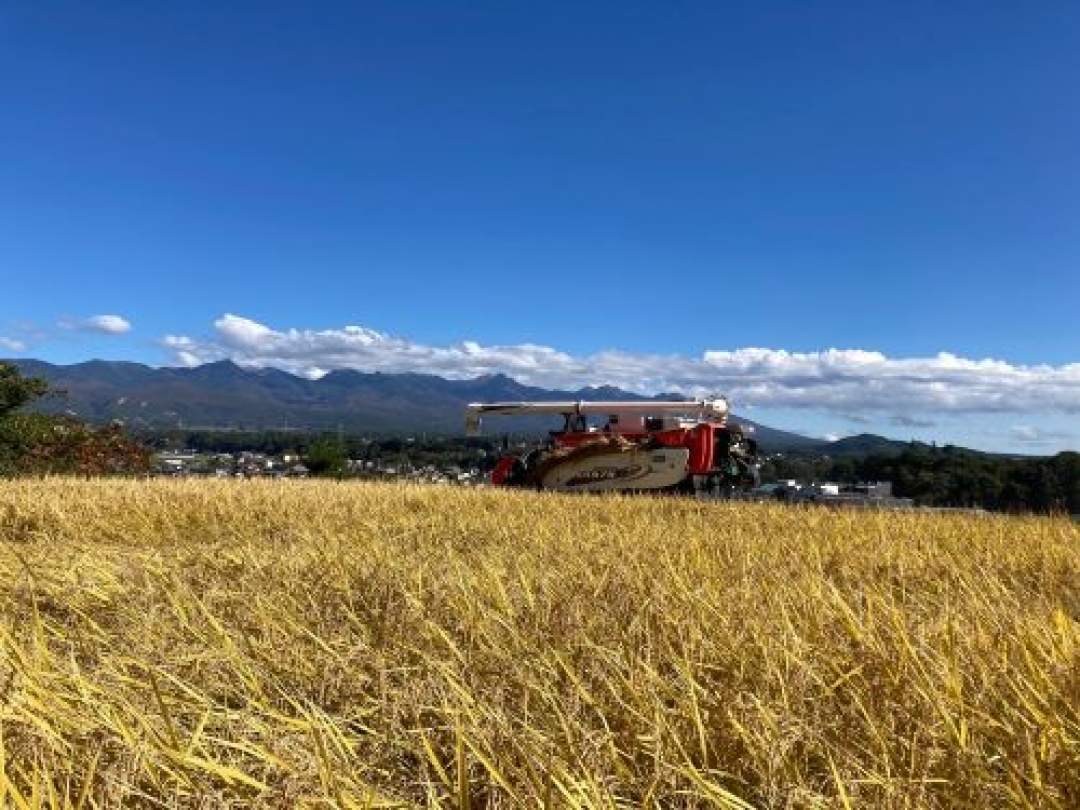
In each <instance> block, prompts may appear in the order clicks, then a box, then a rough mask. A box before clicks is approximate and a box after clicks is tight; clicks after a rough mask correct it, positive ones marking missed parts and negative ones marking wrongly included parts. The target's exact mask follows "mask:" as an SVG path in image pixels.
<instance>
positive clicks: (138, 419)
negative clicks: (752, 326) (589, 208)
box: [8, 360, 906, 455]
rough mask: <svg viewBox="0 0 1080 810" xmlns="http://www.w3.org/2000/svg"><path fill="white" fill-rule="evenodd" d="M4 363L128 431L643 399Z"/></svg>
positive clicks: (851, 446)
mask: <svg viewBox="0 0 1080 810" xmlns="http://www.w3.org/2000/svg"><path fill="white" fill-rule="evenodd" d="M8 362H12V363H14V364H15V365H16V366H18V367H19V368H20V370H21V371H22V372H23V373H24V374H26V375H28V376H34V377H42V378H44V379H45V380H47V381H48V382H49V383H50V385H51V386H52V387H53V388H54V389H55V390H56V391H57V392H58V393H56V394H53V395H50V396H48V397H46V398H45V399H44V400H42V401H41V403H40V404H39V406H38V407H39V409H40V410H44V411H49V412H54V413H61V412H68V413H71V414H73V415H75V416H78V417H80V418H82V419H86V420H88V421H91V422H99V423H100V422H108V421H111V420H121V421H122V422H123V423H124V424H125V425H127V426H128V427H130V428H132V429H135V430H140V429H146V430H162V429H169V428H186V429H191V430H198V429H219V430H221V429H224V430H280V429H303V430H337V429H342V430H347V431H349V432H363V433H402V432H414V431H425V432H429V433H444V434H455V433H457V434H460V433H462V432H463V429H464V426H463V417H464V406H465V405H466V404H467V403H469V402H484V401H487V402H492V401H505V400H526V401H551V400H562V399H572V400H578V399H584V400H594V401H610V400H643V399H647V398H646V397H642V396H640V395H637V394H632V393H629V392H627V391H623V390H620V389H618V388H613V387H610V386H602V387H588V388H580V389H577V390H572V391H559V390H550V389H546V388H536V387H533V386H528V385H523V384H521V383H519V382H517V381H516V380H514V379H512V378H510V377H508V376H506V375H502V374H495V375H487V376H482V377H476V378H474V379H468V380H450V379H445V378H443V377H439V376H435V375H431V374H387V373H381V372H373V373H366V372H360V371H351V370H338V371H331V372H330V373H328V374H326V375H325V376H323V377H321V378H320V379H317V380H311V379H307V378H305V377H298V376H296V375H293V374H289V373H288V372H285V371H281V370H279V369H274V368H260V369H252V368H244V367H241V366H238V365H237V364H235V363H233V362H231V361H229V360H223V361H220V362H216V363H206V364H204V365H201V366H195V367H193V368H176V367H162V368H155V367H152V366H147V365H143V364H141V363H131V362H123V361H108V360H90V361H87V362H84V363H75V364H72V365H54V364H52V363H47V362H44V361H42V360H12V361H8ZM661 397H662V398H670V397H669V395H661ZM736 419H738V421H739V422H741V423H743V424H744V425H753V427H754V428H755V431H756V435H757V439H758V441H759V443H760V444H761V446H762V448H763V449H765V450H766V451H768V452H804V453H814V452H827V453H829V454H830V455H845V454H859V455H861V454H864V453H867V452H891V451H895V452H899V449H901V448H903V447H905V446H906V443H904V442H896V441H893V440H891V439H885V438H883V437H881V436H874V435H870V434H864V435H861V436H852V437H848V438H845V439H840V440H839V441H835V442H828V441H825V440H823V439H814V438H811V437H808V436H803V435H800V434H798V433H791V432H788V431H783V430H777V429H775V428H770V427H768V426H766V425H760V424H757V423H755V422H753V421H751V420H748V419H745V418H741V417H736ZM526 426H527V427H529V428H532V429H536V430H542V429H545V428H548V427H553V426H554V425H551V424H550V423H549V422H538V421H536V420H535V419H533V420H531V421H527V422H523V421H520V420H518V421H516V422H515V421H513V420H500V422H499V424H498V425H495V424H493V425H491V428H490V430H491V431H495V432H499V431H500V430H521V429H523V428H525V427H526ZM489 432H490V431H489Z"/></svg>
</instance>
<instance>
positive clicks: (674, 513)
mask: <svg viewBox="0 0 1080 810" xmlns="http://www.w3.org/2000/svg"><path fill="white" fill-rule="evenodd" d="M1078 707H1080V530H1078V529H1077V527H1076V525H1074V524H1072V523H1071V522H1069V521H1067V520H1061V519H1051V518H1034V517H1032V518H1006V517H980V516H969V515H921V514H915V513H871V512H830V511H825V510H818V509H792V508H785V507H782V506H778V505H764V504H723V503H699V502H695V501H690V500H679V499H672V498H666V499H663V498H640V499H628V498H618V497H613V498H599V497H597V498H585V497H563V496H553V495H538V494H533V493H517V494H515V493H506V492H496V491H483V490H464V489H451V488H421V487H410V486H403V485H372V484H355V483H345V484H337V483H320V482H297V481H287V482H230V481H225V482H215V481H198V482H174V481H153V482H135V481H75V480H65V479H55V480H41V481H11V482H4V483H0V762H2V769H0V795H2V796H3V798H2V799H0V805H7V806H56V807H64V806H69V807H77V806H83V807H91V806H110V807H118V806H124V807H131V806H147V807H151V806H161V805H164V806H175V807H211V806H231V807H242V806H250V807H261V806H282V807H288V806H312V807H315V806H326V807H332V806H338V807H366V806H413V805H421V806H422V805H432V806H435V805H438V806H453V807H467V806H471V807H484V806H492V807H517V806H534V807H540V806H545V805H547V806H578V807H615V806H642V805H645V806H662V807H705V806H717V807H731V808H740V807H746V806H760V807H815V806H818V807H848V806H861V807H897V808H900V807H924V806H925V807H935V806H940V807H951V806H977V807H1006V806H1015V807H1025V806H1030V807H1077V806H1080V709H1078Z"/></svg>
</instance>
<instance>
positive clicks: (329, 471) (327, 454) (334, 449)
mask: <svg viewBox="0 0 1080 810" xmlns="http://www.w3.org/2000/svg"><path fill="white" fill-rule="evenodd" d="M346 461H347V459H346V457H345V448H344V447H343V446H342V444H341V442H339V441H336V440H334V439H319V440H318V441H316V442H314V443H313V444H312V445H311V447H309V448H308V451H307V455H306V456H305V457H304V464H305V465H307V468H308V469H309V470H310V471H311V473H312V475H342V474H343V473H344V472H345V466H346Z"/></svg>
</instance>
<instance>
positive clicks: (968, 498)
mask: <svg viewBox="0 0 1080 810" xmlns="http://www.w3.org/2000/svg"><path fill="white" fill-rule="evenodd" d="M762 479H763V480H766V481H777V480H785V479H796V480H799V481H802V482H804V483H808V482H812V481H834V482H837V483H856V482H859V481H892V482H893V491H894V493H895V494H896V495H898V496H900V497H906V498H914V499H915V501H916V502H917V503H919V504H922V505H926V506H958V507H981V508H983V509H992V510H996V511H1005V512H1024V511H1031V512H1068V513H1070V514H1080V453H1075V452H1065V453H1058V454H1057V455H1056V456H1051V457H1027V458H1025V457H1009V456H999V455H991V454H987V453H978V452H975V451H973V450H967V449H964V448H960V447H952V446H945V447H931V446H927V445H922V444H912V445H911V446H910V447H908V448H907V449H905V450H903V451H901V452H900V453H897V454H871V455H867V456H863V457H839V458H830V457H825V456H817V457H800V456H784V457H782V458H774V459H771V460H769V461H768V462H767V463H766V464H765V466H764V468H763V469H762Z"/></svg>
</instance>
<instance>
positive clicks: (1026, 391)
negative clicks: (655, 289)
mask: <svg viewBox="0 0 1080 810" xmlns="http://www.w3.org/2000/svg"><path fill="white" fill-rule="evenodd" d="M162 343H163V345H164V346H165V347H166V349H167V350H168V351H169V352H170V353H171V354H172V357H173V359H174V361H175V362H177V363H179V364H181V365H186V366H193V365H198V364H200V363H205V362H210V361H214V360H223V359H231V360H233V361H235V362H236V363H238V364H240V365H244V366H255V367H267V366H270V367H274V368H280V369H283V370H285V371H290V372H292V373H294V374H301V375H304V376H307V377H311V378H318V377H320V376H322V375H323V374H325V373H326V372H327V371H329V370H332V369H357V370H360V371H385V372H417V373H425V374H438V375H440V376H443V377H449V378H458V379H460V378H468V377H475V376H478V375H482V374H496V373H503V374H507V375H509V376H511V377H514V378H515V379H517V380H519V381H520V382H523V383H526V384H530V385H537V386H543V387H548V388H577V387H581V386H585V385H614V386H618V387H620V388H623V389H626V390H628V391H636V392H639V393H643V394H654V393H657V392H665V391H678V392H681V393H684V394H690V395H708V394H713V393H724V394H727V395H728V396H729V397H731V398H733V399H734V400H735V402H736V403H738V405H739V406H740V407H746V406H757V407H781V408H813V409H817V410H825V411H829V412H832V413H834V414H838V415H842V414H852V413H862V412H867V411H869V412H873V413H877V414H881V415H890V418H892V419H894V420H898V423H903V422H904V420H908V421H907V422H906V423H907V424H928V423H929V421H928V420H927V419H926V418H925V417H926V415H933V414H941V413H953V414H962V413H1020V412H1039V413H1054V414H1066V415H1072V414H1080V363H1069V364H1065V365H1060V366H1052V365H1043V364H1040V365H1017V364H1012V363H1008V362H1005V361H1003V360H994V359H978V360H977V359H969V358H964V357H960V356H957V355H955V354H950V353H948V352H941V353H939V354H937V355H934V356H932V357H904V358H895V357H887V356H886V355H884V354H882V353H881V352H876V351H865V350H862V349H826V350H823V351H816V352H790V351H786V350H784V349H765V348H742V349H734V350H719V349H717V350H709V351H706V352H704V353H703V354H702V355H701V356H700V357H687V356H683V355H662V354H649V353H633V352H623V351H603V352H597V353H594V354H590V355H584V356H575V355H572V354H569V353H567V352H563V351H559V350H558V349H555V348H552V347H548V346H539V345H535V344H530V343H524V344H518V345H510V346H485V345H481V344H479V343H476V342H473V341H464V342H462V343H457V344H452V345H446V346H434V345H425V344H422V343H417V342H414V341H411V340H408V339H405V338H401V337H396V336H392V335H388V334H385V333H382V332H378V331H375V330H373V329H368V328H366V327H363V326H345V327H343V328H339V329H320V330H314V329H285V330H279V329H274V328H271V327H269V326H267V325H265V324H261V323H258V322H257V321H254V320H251V319H249V318H244V317H241V316H239V315H233V314H226V315H223V316H222V317H221V318H219V319H218V320H216V321H215V322H214V332H213V334H212V335H211V336H209V337H206V338H193V337H189V336H182V335H169V336H166V337H165V338H164V339H163V341H162ZM913 414H920V415H922V416H923V417H924V418H921V419H920V418H919V417H917V416H913ZM1018 438H1020V437H1018Z"/></svg>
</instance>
